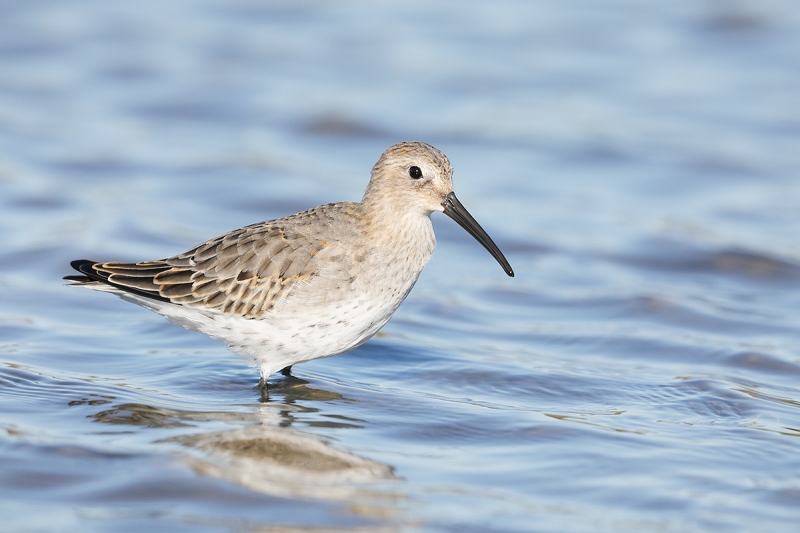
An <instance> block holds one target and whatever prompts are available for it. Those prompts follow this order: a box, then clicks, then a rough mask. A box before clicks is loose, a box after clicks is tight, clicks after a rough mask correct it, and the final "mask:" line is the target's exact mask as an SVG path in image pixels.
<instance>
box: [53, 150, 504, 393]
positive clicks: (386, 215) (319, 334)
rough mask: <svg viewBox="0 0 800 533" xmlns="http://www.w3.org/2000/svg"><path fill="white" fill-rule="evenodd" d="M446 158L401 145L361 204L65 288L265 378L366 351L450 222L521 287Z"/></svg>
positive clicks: (81, 265)
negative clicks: (145, 312)
mask: <svg viewBox="0 0 800 533" xmlns="http://www.w3.org/2000/svg"><path fill="white" fill-rule="evenodd" d="M452 178H453V169H452V167H451V166H450V161H449V160H448V159H447V157H446V156H445V155H444V154H443V153H442V152H440V151H439V150H437V149H436V148H434V147H433V146H430V145H428V144H425V143H421V142H404V143H399V144H396V145H394V146H392V147H391V148H389V149H388V150H386V152H384V153H383V155H382V156H381V157H380V159H379V160H378V162H377V163H376V164H375V166H374V167H373V168H372V177H371V179H370V182H369V185H368V186H367V190H366V192H365V193H364V197H363V199H362V200H361V202H359V203H354V202H340V203H333V204H325V205H321V206H318V207H315V208H313V209H309V210H308V211H303V212H301V213H297V214H296V215H292V216H288V217H285V218H279V219H276V220H270V221H267V222H259V223H257V224H253V225H250V226H245V227H244V228H241V229H237V230H234V231H231V232H228V233H226V234H224V235H221V236H219V237H217V238H215V239H211V240H210V241H206V242H204V243H203V244H200V245H199V246H195V247H194V248H192V249H191V250H189V251H187V252H184V253H182V254H178V255H175V256H172V257H168V258H166V259H159V260H156V261H144V262H140V263H125V262H110V263H103V262H97V261H88V260H77V261H73V262H72V263H71V264H72V267H73V268H74V269H75V270H77V271H79V272H80V273H81V275H79V276H67V277H65V278H64V279H67V280H70V281H74V282H76V284H78V285H84V286H87V287H91V288H93V289H97V290H103V291H108V292H112V293H115V294H117V295H119V296H120V297H122V298H124V299H126V300H129V301H131V302H134V303H136V304H139V305H141V306H143V307H146V308H148V309H151V310H153V311H155V312H157V313H159V314H161V315H163V316H165V317H166V318H167V319H168V320H170V321H171V322H174V323H177V324H179V325H181V326H184V327H186V328H189V329H193V330H197V331H201V332H203V333H206V334H208V335H210V336H212V337H214V338H217V339H220V340H222V341H224V342H226V343H227V344H228V346H229V347H231V348H232V349H233V350H235V351H237V352H239V353H240V354H242V355H244V356H245V357H247V358H248V359H250V360H252V361H253V362H254V363H255V364H257V365H258V366H259V367H260V370H261V385H262V386H263V385H264V384H265V383H266V379H267V377H268V376H269V375H270V374H272V373H273V372H276V371H278V370H281V369H283V371H284V373H286V374H288V372H289V370H290V369H291V365H294V364H296V363H302V362H304V361H310V360H312V359H317V358H320V357H330V356H333V355H338V354H341V353H344V352H347V351H349V350H352V349H353V348H356V347H357V346H360V345H361V344H363V343H364V342H366V341H367V340H368V339H369V338H370V337H372V336H373V335H374V334H375V333H377V331H378V330H379V329H380V328H381V327H382V326H383V325H384V324H385V323H386V322H387V321H388V320H389V318H390V317H391V316H392V314H393V313H394V312H395V311H396V310H397V308H398V307H399V306H400V304H401V303H402V302H403V300H404V299H405V297H406V296H407V295H408V293H409V291H410V290H411V288H412V287H413V286H414V283H415V282H416V281H417V278H418V277H419V275H420V272H422V268H423V267H424V266H425V265H426V264H427V263H428V260H429V259H430V258H431V255H432V254H433V249H434V247H435V245H436V238H435V237H434V234H433V227H432V225H431V220H430V215H431V213H433V212H434V211H441V212H444V213H445V214H446V215H448V216H449V217H451V218H452V219H453V220H455V221H456V222H457V223H458V224H459V225H461V227H463V228H464V229H465V230H467V231H468V232H469V233H470V234H471V235H472V236H473V237H475V239H477V240H478V242H480V243H481V244H482V245H483V246H484V247H485V248H486V249H487V250H488V251H489V253H491V254H492V255H493V256H494V258H495V259H496V260H497V261H498V262H499V263H500V264H501V265H502V267H503V269H504V270H505V272H506V274H508V275H509V276H513V275H514V272H513V270H512V269H511V265H509V263H508V261H507V260H506V258H505V257H504V256H503V253H502V252H501V251H500V249H499V248H498V247H497V245H496V244H495V243H494V242H493V241H492V239H491V238H490V237H489V235H487V234H486V232H485V231H484V230H483V228H481V226H480V225H479V224H478V223H477V222H476V221H475V219H474V218H472V216H471V215H470V214H469V212H468V211H467V210H466V209H465V208H464V206H463V205H461V202H459V201H458V199H457V198H456V195H455V193H454V192H453V181H452Z"/></svg>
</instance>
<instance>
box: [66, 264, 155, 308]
mask: <svg viewBox="0 0 800 533" xmlns="http://www.w3.org/2000/svg"><path fill="white" fill-rule="evenodd" d="M96 264H98V262H97V261H90V260H88V259H76V260H75V261H71V262H70V266H71V267H72V268H74V269H75V270H77V271H78V272H80V273H81V274H83V276H75V275H72V276H64V278H63V279H65V280H67V281H74V282H76V283H91V282H94V281H97V282H100V283H105V284H106V285H111V286H112V287H115V288H117V289H119V290H121V291H125V292H129V293H131V294H136V295H138V296H144V297H146V298H150V299H152V300H159V301H161V302H169V301H170V299H169V298H164V297H163V296H161V295H160V294H158V293H157V292H151V291H144V290H141V289H137V288H136V287H128V286H125V285H120V284H119V283H114V282H113V281H111V280H109V279H108V277H109V274H107V273H106V272H102V271H99V270H96V269H95V268H94V265H96Z"/></svg>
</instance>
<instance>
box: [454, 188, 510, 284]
mask: <svg viewBox="0 0 800 533" xmlns="http://www.w3.org/2000/svg"><path fill="white" fill-rule="evenodd" d="M442 207H444V214H445V215H447V216H449V217H450V218H452V219H453V220H455V221H456V222H458V225H459V226H461V227H462V228H464V229H465V230H467V233H469V234H470V235H472V236H473V237H475V240H477V241H478V242H479V243H481V244H482V245H483V247H484V248H486V249H487V250H488V251H489V253H490V254H492V257H494V258H495V259H497V262H498V263H500V266H502V267H503V270H505V271H506V274H508V275H509V276H511V277H512V278H513V277H514V271H513V270H512V269H511V265H510V264H508V260H506V256H504V255H503V252H501V251H500V248H498V247H497V245H496V244H495V243H494V241H493V240H492V238H491V237H489V234H488V233H486V232H485V231H484V230H483V228H482V227H481V225H480V224H478V221H477V220H475V219H474V218H472V215H470V214H469V211H467V208H466V207H464V206H463V205H461V202H459V201H458V198H456V194H455V193H453V192H451V193H450V194H448V195H447V196H446V197H445V199H444V202H442Z"/></svg>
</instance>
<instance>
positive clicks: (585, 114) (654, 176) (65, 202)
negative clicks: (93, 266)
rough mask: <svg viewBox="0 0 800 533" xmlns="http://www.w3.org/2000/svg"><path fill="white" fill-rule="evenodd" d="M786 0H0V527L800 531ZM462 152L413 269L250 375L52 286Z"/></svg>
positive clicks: (799, 316)
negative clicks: (362, 324)
mask: <svg viewBox="0 0 800 533" xmlns="http://www.w3.org/2000/svg"><path fill="white" fill-rule="evenodd" d="M798 64H800V9H798V7H797V5H796V3H794V2H790V1H788V0H787V1H780V0H775V1H769V2H756V1H754V0H750V1H747V0H740V1H738V2H711V1H707V2H689V1H679V2H668V3H664V2H644V3H643V2H625V1H622V0H620V1H611V0H609V1H606V2H602V3H598V2H590V1H586V2H569V3H564V2H554V1H543V2H536V3H534V2H510V1H509V2H493V3H491V4H485V3H477V2H474V3H473V2H438V3H436V4H435V5H430V4H429V3H425V2H385V3H382V4H381V5H380V6H377V5H374V4H370V3H363V2H351V3H343V4H337V5H331V4H329V3H323V2H312V1H307V2H285V3H280V2H271V3H260V2H252V1H247V0H234V1H230V0H228V1H225V2H223V1H220V0H208V1H204V2H188V1H172V2H168V3H164V2H144V3H142V2H139V3H132V4H125V3H120V2H105V3H102V2H90V1H85V0H84V1H80V0H76V1H69V2H47V1H31V2H12V3H8V2H7V3H4V4H0V239H1V241H0V242H2V243H3V246H2V250H1V251H0V292H1V293H2V298H0V429H1V431H0V517H2V518H1V521H2V526H3V527H2V529H3V530H4V531H26V532H27V531H37V532H38V531H86V532H91V531H144V530H148V531H149V530H153V529H155V530H162V531H192V532H196V531H274V532H278V531H280V532H284V531H319V532H322V531H326V532H327V531H359V532H364V531H379V532H380V531H387V532H389V531H391V532H394V531H403V532H406V531H409V532H410V531H414V532H417V531H420V532H423V531H424V532H428V531H437V532H438V531H458V532H470V531H476V532H477V531H480V532H487V531H493V532H494V531H496V532H512V531H513V532H516V531H538V532H584V531H585V532H602V531H608V532H619V531H631V532H634V531H635V532H642V531H658V532H664V531H675V532H695V531H704V532H705V531H725V532H732V531H742V532H744V531H796V530H797V523H798V519H800V476H798V472H800V459H799V458H800V453H799V452H800V438H798V437H800V385H798V384H799V383H800V381H799V380H800V290H798V287H800V241H799V240H798V235H800V217H798V209H797V206H798V205H800V179H798V175H799V173H800V149H798V147H799V146H800V144H799V141H800V71H799V70H798V68H797V65H798ZM407 139H419V140H424V141H427V142H430V143H432V144H434V145H435V146H437V147H438V148H440V149H442V150H443V151H444V152H445V153H446V154H448V156H449V157H450V159H451V161H452V162H453V165H454V167H455V169H456V174H455V181H456V190H457V192H458V195H459V198H460V199H461V200H462V201H463V202H464V204H465V205H466V206H467V207H468V208H469V209H470V210H471V211H472V213H473V215H474V216H475V217H476V218H477V219H478V220H479V221H480V222H481V223H482V224H483V226H484V227H485V228H486V229H487V230H488V232H489V233H490V234H491V235H492V237H494V239H495V240H496V241H497V243H498V244H499V246H500V247H501V249H503V251H504V252H505V253H506V255H507V256H508V258H509V260H510V261H511V264H512V265H513V267H514V269H515V271H516V274H517V276H516V278H514V279H508V278H506V276H505V275H504V274H503V272H502V270H501V269H500V267H499V266H498V265H497V264H496V263H495V261H494V260H493V259H492V258H491V257H490V256H489V255H488V254H487V253H486V252H485V250H483V249H482V248H481V247H480V246H479V245H478V244H477V243H475V242H474V241H473V240H472V239H471V238H470V237H469V236H468V235H467V234H466V233H465V232H464V231H462V230H461V229H460V228H458V227H457V226H456V225H455V224H454V223H453V222H452V221H450V220H449V219H446V218H445V217H443V216H440V215H435V216H434V224H435V227H436V232H437V236H438V238H439V247H438V250H437V253H436V255H435V257H434V259H433V260H432V262H431V264H430V265H429V266H428V267H427V269H426V270H425V272H424V273H423V275H422V277H421V278H420V281H419V282H418V284H417V286H416V288H415V289H414V291H413V292H412V293H411V295H410V297H409V298H408V300H407V301H406V302H405V304H404V305H403V306H402V307H401V309H400V310H399V311H398V313H397V314H396V316H395V317H394V318H393V319H392V320H391V321H390V322H389V324H388V325H387V326H386V327H385V328H384V330H383V331H382V332H381V333H380V334H379V335H378V336H377V337H376V338H374V339H373V340H371V341H370V342H368V343H367V344H365V345H364V346H362V347H361V348H359V349H357V350H355V351H354V352H351V353H349V354H346V355H343V356H339V357H335V358H332V359H326V360H319V361H314V362H311V363H308V364H305V365H301V366H298V367H296V368H295V377H294V378H291V379H286V378H283V377H273V378H272V380H271V383H270V385H271V387H270V396H269V398H268V399H264V398H262V397H261V395H260V394H259V392H258V391H257V390H256V388H255V385H256V383H257V381H258V372H257V370H255V369H253V368H250V367H248V366H247V364H246V363H245V362H244V361H243V360H242V359H240V358H239V357H238V356H236V355H234V354H231V353H229V352H227V351H226V350H225V348H224V347H223V346H222V345H221V344H219V343H217V342H215V341H213V340H211V339H208V338H206V337H204V336H202V335H199V334H196V333H192V332H188V331H185V330H182V329H180V328H177V327H175V326H173V325H171V324H169V323H167V322H166V321H164V320H163V319H162V318H161V317H159V316H157V315H155V314H153V313H150V312H147V311H145V310H143V309H141V308H138V307H136V306H133V305H130V304H128V303H125V302H123V301H121V300H119V299H117V298H114V297H112V296H110V295H106V294H98V293H93V292H91V291H87V290H82V289H75V288H68V287H64V286H63V283H62V282H61V280H60V277H61V276H63V275H65V274H68V273H69V269H68V266H67V265H68V261H69V260H71V259H76V258H80V257H89V258H97V259H105V258H107V259H130V260H140V259H153V258H158V257H163V256H167V255H171V254H173V253H176V252H179V251H182V250H184V249H187V248H188V247H190V246H192V245H194V244H197V243H198V242H201V241H203V240H205V239H207V238H210V237H212V236H215V235H218V234H220V233H222V232H225V231H227V230H230V229H233V228H236V227H239V226H242V225H245V224H249V223H252V222H256V221H259V220H265V219H268V218H272V217H276V216H281V215H286V214H290V213H293V212H295V211H298V210H300V209H303V208H307V207H310V206H313V205H316V204H318V203H322V202H327V201H335V200H354V199H358V198H359V197H360V195H361V193H362V191H363V188H364V186H365V185H366V182H367V178H368V171H369V168H370V167H371V165H372V164H373V163H374V162H375V160H376V159H377V157H378V156H379V155H380V153H381V152H382V151H383V150H384V149H385V148H387V147H388V146H389V145H390V144H393V143H394V142H397V141H400V140H407Z"/></svg>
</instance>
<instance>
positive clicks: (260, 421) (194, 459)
mask: <svg viewBox="0 0 800 533" xmlns="http://www.w3.org/2000/svg"><path fill="white" fill-rule="evenodd" d="M308 384H309V382H308V381H305V380H302V379H299V378H296V377H291V376H290V377H287V378H285V379H281V380H279V381H278V382H275V383H271V384H270V387H269V395H267V394H266V393H263V394H262V397H261V398H260V401H259V402H258V403H257V404H254V405H253V406H252V407H253V409H251V410H245V411H239V412H235V411H224V412H200V411H188V410H187V411H184V410H178V409H169V408H165V407H157V406H151V405H145V404H139V403H123V404H119V405H116V406H114V407H112V408H111V409H106V410H103V411H101V412H98V413H96V414H95V415H92V418H94V419H95V420H96V421H97V422H101V423H106V424H115V425H132V426H139V427H142V426H144V427H147V428H161V429H170V428H174V429H175V430H176V433H180V434H176V435H174V436H171V437H168V438H165V439H161V440H159V441H158V442H159V443H173V444H175V443H177V444H180V445H181V446H183V447H185V450H186V451H187V452H188V461H189V463H190V465H191V466H192V468H193V469H194V470H195V471H196V472H197V473H199V474H201V475H205V476H211V477H215V478H221V479H225V480H228V481H231V482H233V483H236V484H238V485H241V486H243V487H246V488H248V489H250V490H254V491H258V492H262V493H266V494H269V495H272V496H279V497H286V498H298V499H312V500H323V501H330V502H344V503H346V504H347V506H348V508H349V509H350V511H351V512H352V513H354V514H356V515H360V516H364V517H369V518H379V519H380V518H389V517H391V516H396V514H397V513H396V509H395V506H396V504H397V503H398V501H399V500H400V498H401V497H400V496H399V495H398V494H395V493H394V492H392V491H390V490H387V487H386V486H385V485H381V486H378V485H377V483H378V482H382V481H387V480H392V479H396V478H395V476H394V474H393V469H392V467H390V466H388V465H385V464H382V463H378V462H375V461H372V460H370V459H367V458H363V457H359V456H357V455H354V454H352V453H349V452H346V451H342V450H339V449H336V448H334V447H333V446H331V445H330V444H329V443H328V442H326V441H325V440H324V438H321V437H320V436H318V435H314V434H310V433H306V432H303V431H298V430H297V429H294V428H293V427H291V426H293V425H294V424H295V422H296V421H297V417H298V415H299V414H301V413H304V414H307V415H311V416H310V418H311V419H312V420H303V423H304V424H305V425H306V426H313V427H322V428H325V427H335V428H353V429H357V428H359V427H360V426H359V424H358V423H359V422H361V421H359V420H354V419H352V418H347V417H343V416H338V415H335V414H325V415H324V416H325V419H324V420H319V421H316V422H315V421H314V420H313V419H314V418H316V417H315V416H314V415H313V414H314V413H317V412H319V411H320V409H319V408H317V407H309V406H308V405H307V403H314V402H336V401H349V400H347V399H346V398H344V397H343V396H342V395H341V394H338V393H336V392H332V391H326V390H321V389H316V388H313V387H310V386H308ZM328 405H329V404H327V403H326V406H328ZM331 418H333V419H334V420H336V421H334V420H331ZM205 422H210V423H213V422H230V423H233V424H235V425H236V428H234V429H230V430H224V431H215V432H211V433H203V432H197V433H189V434H187V433H185V431H186V428H189V427H199V426H202V425H203V423H205ZM214 425H215V427H216V428H218V424H214Z"/></svg>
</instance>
